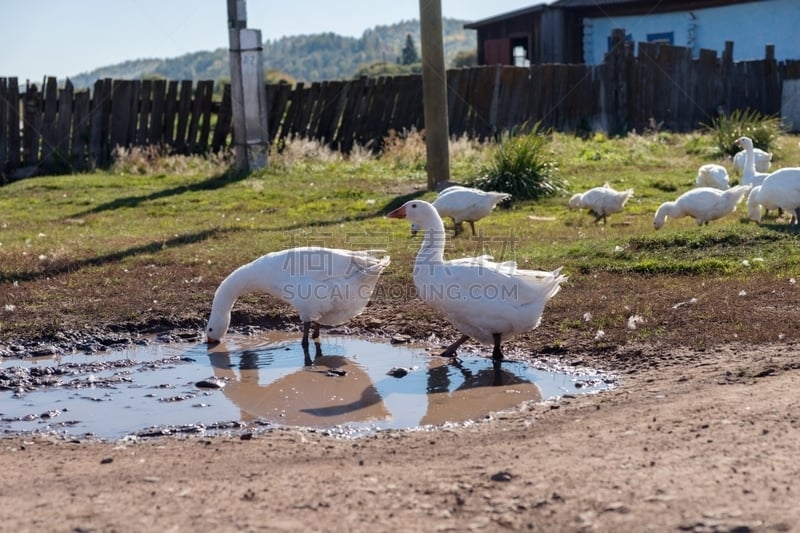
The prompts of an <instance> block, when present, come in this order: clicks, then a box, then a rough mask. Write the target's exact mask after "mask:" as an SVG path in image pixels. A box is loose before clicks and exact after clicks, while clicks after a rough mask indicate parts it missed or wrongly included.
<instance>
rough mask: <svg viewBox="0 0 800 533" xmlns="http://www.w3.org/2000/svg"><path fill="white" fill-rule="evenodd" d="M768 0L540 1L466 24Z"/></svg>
mask: <svg viewBox="0 0 800 533" xmlns="http://www.w3.org/2000/svg"><path fill="white" fill-rule="evenodd" d="M764 1H768V0H694V1H691V2H690V1H687V0H557V1H555V2H551V3H544V2H542V3H539V4H535V5H532V6H531V7H524V8H522V9H517V10H516V11H509V12H508V13H501V14H499V15H495V16H493V17H489V18H485V19H482V20H476V21H475V22H471V23H469V24H465V25H464V27H465V28H467V29H471V30H475V29H478V27H480V26H486V25H487V24H493V23H495V22H501V21H504V20H507V19H512V18H517V17H520V16H524V15H529V14H532V13H536V12H539V11H544V10H546V9H554V8H560V9H568V10H576V11H577V10H580V11H585V10H592V11H595V10H603V9H604V8H616V9H623V10H624V11H625V12H626V13H628V14H649V13H655V12H665V11H676V10H682V9H687V8H689V9H702V8H705V7H714V6H722V5H731V4H746V3H752V2H764Z"/></svg>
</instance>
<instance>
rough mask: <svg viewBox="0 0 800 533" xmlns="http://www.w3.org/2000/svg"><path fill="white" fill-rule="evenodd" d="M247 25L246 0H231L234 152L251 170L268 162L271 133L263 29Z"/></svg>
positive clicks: (243, 167) (241, 164)
mask: <svg viewBox="0 0 800 533" xmlns="http://www.w3.org/2000/svg"><path fill="white" fill-rule="evenodd" d="M246 26H247V14H246V11H245V0H228V36H229V41H230V65H231V108H232V111H233V142H234V153H235V155H236V167H237V168H238V169H240V170H245V171H249V170H256V169H259V168H264V167H265V166H267V156H268V152H269V133H268V131H267V127H268V122H267V93H266V84H265V82H264V61H263V57H262V45H261V31H259V30H251V29H247V28H246Z"/></svg>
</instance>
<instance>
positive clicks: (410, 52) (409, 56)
mask: <svg viewBox="0 0 800 533" xmlns="http://www.w3.org/2000/svg"><path fill="white" fill-rule="evenodd" d="M419 61H420V59H419V54H418V53H417V47H416V46H415V45H414V39H412V38H411V34H410V33H407V34H406V45H405V46H404V47H403V50H402V52H400V61H399V63H400V64H401V65H411V64H412V63H419Z"/></svg>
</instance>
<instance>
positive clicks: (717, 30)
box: [584, 0, 800, 64]
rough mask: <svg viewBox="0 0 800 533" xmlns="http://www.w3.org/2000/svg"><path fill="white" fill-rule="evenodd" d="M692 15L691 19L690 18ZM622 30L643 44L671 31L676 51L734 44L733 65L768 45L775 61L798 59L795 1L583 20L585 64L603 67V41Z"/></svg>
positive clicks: (799, 14) (799, 12)
mask: <svg viewBox="0 0 800 533" xmlns="http://www.w3.org/2000/svg"><path fill="white" fill-rule="evenodd" d="M692 15H693V16H694V18H693V17H692ZM615 28H624V29H625V33H626V34H631V36H632V38H633V40H634V41H635V42H639V41H647V34H648V33H666V32H670V31H671V32H673V35H674V41H673V44H674V45H676V46H687V47H690V48H692V50H693V52H694V55H695V57H696V56H697V53H698V52H699V50H700V49H701V48H705V49H708V50H716V51H717V53H718V54H719V55H721V54H722V51H723V50H724V49H725V41H733V60H734V61H744V60H752V59H763V58H764V49H765V46H766V45H767V44H774V45H775V58H776V59H777V60H778V61H780V60H784V59H800V2H798V1H797V0H766V1H761V2H750V3H746V4H736V5H731V6H724V7H715V8H709V9H698V10H694V11H691V12H686V11H684V12H675V13H662V14H654V15H636V16H627V17H613V18H587V19H584V57H585V60H586V62H587V63H590V64H598V63H602V62H603V56H604V55H605V54H606V52H608V38H609V36H610V35H611V31H612V30H613V29H615Z"/></svg>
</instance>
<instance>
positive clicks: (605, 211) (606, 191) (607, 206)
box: [568, 183, 633, 224]
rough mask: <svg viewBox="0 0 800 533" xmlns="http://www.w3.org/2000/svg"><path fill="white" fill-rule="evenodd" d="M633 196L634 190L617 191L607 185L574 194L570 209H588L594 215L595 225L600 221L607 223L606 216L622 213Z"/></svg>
mask: <svg viewBox="0 0 800 533" xmlns="http://www.w3.org/2000/svg"><path fill="white" fill-rule="evenodd" d="M631 196H633V189H627V190H625V191H616V190H614V189H612V188H611V186H610V185H609V184H608V183H606V184H605V185H603V186H602V187H594V188H593V189H589V190H588V191H586V192H583V193H578V194H574V195H573V196H572V198H570V199H569V203H568V205H569V207H570V208H572V209H588V210H589V212H590V213H591V214H593V215H594V217H595V218H594V223H595V224H597V222H598V221H600V219H602V220H603V223H604V224H605V223H606V216H607V215H610V214H611V213H616V212H618V211H622V208H623V207H624V206H625V202H627V201H628V199H629V198H630V197H631Z"/></svg>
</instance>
